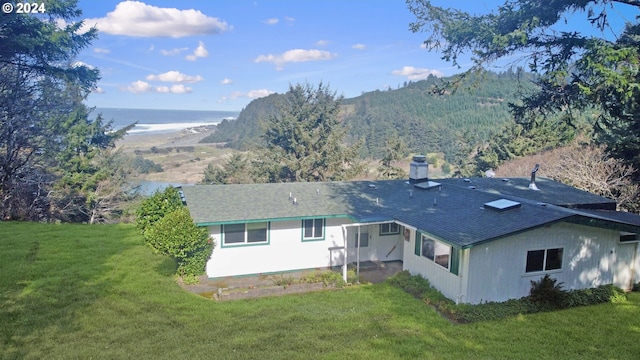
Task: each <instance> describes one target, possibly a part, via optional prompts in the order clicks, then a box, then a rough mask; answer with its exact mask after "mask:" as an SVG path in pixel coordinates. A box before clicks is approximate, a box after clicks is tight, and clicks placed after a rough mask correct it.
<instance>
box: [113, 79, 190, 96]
mask: <svg viewBox="0 0 640 360" xmlns="http://www.w3.org/2000/svg"><path fill="white" fill-rule="evenodd" d="M122 90H123V91H127V92H130V93H134V94H141V93H146V92H158V93H172V94H188V93H190V92H192V89H191V88H190V87H188V86H184V85H183V84H175V85H172V86H171V87H169V86H164V85H163V86H156V87H153V86H151V84H149V83H148V82H145V81H142V80H138V81H134V82H132V83H131V85H129V86H127V87H126V88H124V89H122Z"/></svg>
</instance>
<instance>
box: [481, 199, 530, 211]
mask: <svg viewBox="0 0 640 360" xmlns="http://www.w3.org/2000/svg"><path fill="white" fill-rule="evenodd" d="M521 206H522V204H521V203H519V202H517V201H511V200H507V199H499V200H494V201H491V202H488V203H485V204H484V208H485V209H491V210H496V211H507V210H511V209H516V208H519V207H521Z"/></svg>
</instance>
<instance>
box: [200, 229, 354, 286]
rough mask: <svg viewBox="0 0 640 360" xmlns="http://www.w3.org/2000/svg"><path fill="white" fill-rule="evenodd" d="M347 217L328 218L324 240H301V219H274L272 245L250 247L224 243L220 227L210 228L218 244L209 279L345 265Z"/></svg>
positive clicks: (210, 262) (207, 269)
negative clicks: (339, 248)
mask: <svg viewBox="0 0 640 360" xmlns="http://www.w3.org/2000/svg"><path fill="white" fill-rule="evenodd" d="M349 222H350V221H349V220H346V219H327V220H326V226H325V237H324V240H317V241H302V228H301V224H302V222H301V220H290V221H273V222H271V227H270V231H269V244H265V245H249V246H233V247H231V246H230V247H223V246H221V236H220V226H211V227H209V232H210V233H211V235H212V237H213V238H214V239H215V240H216V247H215V248H214V250H213V254H212V256H211V258H210V259H209V261H208V262H207V268H206V273H207V276H208V277H210V278H217V277H225V276H236V275H250V274H263V273H274V272H283V271H290V270H302V269H313V268H326V267H329V266H337V265H342V264H343V262H344V260H343V259H344V253H343V251H342V250H334V251H329V248H330V247H342V246H344V236H343V233H342V227H341V225H342V224H345V223H349Z"/></svg>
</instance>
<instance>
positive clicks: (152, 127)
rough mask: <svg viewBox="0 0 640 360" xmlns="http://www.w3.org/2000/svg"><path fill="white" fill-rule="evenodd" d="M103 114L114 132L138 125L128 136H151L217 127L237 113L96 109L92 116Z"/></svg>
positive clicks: (236, 115) (93, 117) (234, 116)
mask: <svg viewBox="0 0 640 360" xmlns="http://www.w3.org/2000/svg"><path fill="white" fill-rule="evenodd" d="M98 114H102V118H103V119H104V122H105V123H107V122H109V121H112V122H113V123H112V126H113V129H114V130H119V129H122V128H123V127H125V126H127V125H130V124H133V123H136V126H135V127H134V128H133V129H131V130H129V132H128V133H127V134H150V133H166V132H174V131H180V130H183V129H187V128H191V127H198V126H205V125H215V124H218V123H220V122H222V120H224V119H235V118H237V117H238V114H239V112H235V111H215V110H213V111H199V110H157V109H117V108H96V109H95V110H93V112H92V113H91V115H90V118H92V119H95V118H96V117H97V116H98Z"/></svg>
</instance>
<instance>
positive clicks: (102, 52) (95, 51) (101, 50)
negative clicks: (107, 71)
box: [93, 48, 111, 54]
mask: <svg viewBox="0 0 640 360" xmlns="http://www.w3.org/2000/svg"><path fill="white" fill-rule="evenodd" d="M93 52H94V53H96V54H108V53H110V52H111V50H109V49H105V48H93Z"/></svg>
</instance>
